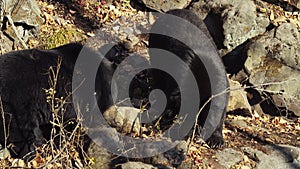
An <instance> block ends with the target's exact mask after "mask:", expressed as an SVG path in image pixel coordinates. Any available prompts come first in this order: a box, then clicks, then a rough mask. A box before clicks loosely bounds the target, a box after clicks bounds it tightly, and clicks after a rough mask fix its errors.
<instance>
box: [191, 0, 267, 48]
mask: <svg viewBox="0 0 300 169" xmlns="http://www.w3.org/2000/svg"><path fill="white" fill-rule="evenodd" d="M191 10H192V11H193V12H195V13H196V14H198V15H199V16H200V17H201V18H202V19H204V18H205V17H207V16H208V15H209V13H210V12H212V13H214V14H215V15H219V17H220V19H221V20H222V25H219V26H221V27H222V28H221V29H222V30H223V36H224V40H223V45H224V46H225V47H226V48H227V49H228V50H232V49H234V48H235V47H237V46H239V45H240V44H242V43H243V42H245V41H246V40H248V39H251V38H253V37H256V36H258V35H259V34H262V33H264V32H265V31H266V28H267V26H268V25H269V20H268V18H266V17H265V16H263V15H259V14H257V12H256V6H255V4H254V3H253V1H251V0H245V1H239V0H226V1H223V0H216V1H209V2H207V3H204V2H203V1H199V2H197V3H194V4H193V5H192V7H191ZM208 19H215V18H213V17H212V18H208ZM210 22H213V21H210ZM208 27H209V25H208Z"/></svg>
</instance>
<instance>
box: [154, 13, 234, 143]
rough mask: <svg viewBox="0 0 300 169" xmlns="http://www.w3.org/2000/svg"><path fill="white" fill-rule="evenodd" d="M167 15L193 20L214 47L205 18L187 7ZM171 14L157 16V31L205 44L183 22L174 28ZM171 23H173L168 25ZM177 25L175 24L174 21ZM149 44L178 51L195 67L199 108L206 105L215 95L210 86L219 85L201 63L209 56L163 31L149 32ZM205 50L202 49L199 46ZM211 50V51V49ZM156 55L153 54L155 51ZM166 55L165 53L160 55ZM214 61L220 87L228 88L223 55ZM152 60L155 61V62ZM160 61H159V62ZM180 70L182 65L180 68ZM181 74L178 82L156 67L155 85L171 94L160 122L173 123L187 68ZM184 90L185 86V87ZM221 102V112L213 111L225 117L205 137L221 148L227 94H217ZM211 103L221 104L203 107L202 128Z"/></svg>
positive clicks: (193, 71) (193, 68)
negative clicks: (196, 52)
mask: <svg viewBox="0 0 300 169" xmlns="http://www.w3.org/2000/svg"><path fill="white" fill-rule="evenodd" d="M167 13H168V14H171V15H175V16H177V17H180V18H182V19H185V20H187V21H189V22H190V23H192V24H193V25H195V26H197V27H198V29H200V30H201V31H202V32H204V34H205V35H206V36H207V38H206V39H205V40H206V41H209V42H208V43H212V45H213V46H214V43H213V40H212V38H211V36H210V34H209V32H208V30H207V28H206V26H205V24H204V22H202V20H201V19H200V18H199V17H197V16H196V15H195V14H194V13H192V12H190V11H188V10H171V11H169V12H167ZM170 22H172V21H170V20H169V19H168V17H165V18H164V17H161V18H158V20H157V21H156V22H155V23H154V25H153V26H152V29H153V30H156V31H162V32H164V31H166V32H168V31H175V32H176V34H179V37H181V38H183V39H187V40H191V41H192V40H193V41H195V42H199V43H204V42H203V41H199V40H197V38H200V37H194V35H193V32H189V28H188V27H184V26H181V25H177V26H176V27H172V23H170ZM168 23H170V25H169V24H168ZM175 25H176V24H175ZM149 47H150V48H159V49H163V50H167V51H170V52H172V53H173V54H175V55H176V56H178V57H180V58H181V59H182V60H183V61H184V62H185V63H186V64H188V66H189V68H190V69H191V70H192V73H193V76H194V77H195V79H196V81H197V84H198V88H199V94H200V108H201V107H202V106H203V104H204V103H205V102H206V101H207V100H208V99H209V98H210V97H211V96H212V91H211V86H212V85H216V84H211V82H210V79H209V76H208V73H207V70H206V68H205V66H204V64H203V63H202V61H201V60H200V59H199V57H200V58H201V59H208V58H205V57H207V56H197V55H196V54H195V52H194V51H193V50H192V49H191V48H189V47H188V46H187V45H185V44H184V43H182V42H181V41H179V40H177V39H174V38H172V37H169V36H164V35H161V34H150V37H149ZM200 50H202V49H200ZM210 50H215V51H216V48H211V49H210ZM209 52H210V51H209ZM152 55H154V54H152ZM160 57H163V56H160ZM209 59H211V60H212V62H211V63H214V64H212V65H209V66H214V67H215V72H216V75H215V76H219V77H217V78H220V79H221V80H223V81H224V83H223V84H222V85H221V86H219V87H220V88H223V89H225V88H227V87H229V84H228V82H227V79H226V73H225V68H224V65H223V63H222V61H221V58H220V57H215V58H209ZM150 61H152V60H151V51H150ZM152 62H153V61H152ZM158 62H159V61H158ZM174 66H177V65H174ZM178 69H180V68H178ZM179 74H180V75H181V77H182V78H181V81H180V82H178V83H179V84H176V82H175V81H174V80H173V79H172V78H171V77H170V76H166V75H165V73H163V72H161V71H158V70H155V71H153V76H154V77H153V78H154V88H158V89H162V90H163V91H164V92H165V93H166V95H167V96H168V98H167V99H168V103H167V106H166V110H165V112H164V113H163V118H162V121H161V124H162V125H165V124H167V126H168V125H170V124H171V123H172V120H173V119H174V117H175V116H176V114H178V110H179V108H180V99H181V98H180V91H179V88H178V85H181V86H184V85H185V83H186V80H185V79H186V77H185V76H186V75H185V70H184V69H182V70H181V72H180V70H179ZM183 90H184V89H183ZM216 99H218V101H219V102H224V103H225V104H223V106H224V107H221V110H222V112H214V113H222V118H221V119H220V121H218V122H217V123H218V127H217V128H216V129H215V132H214V133H213V134H212V135H211V136H210V137H209V138H208V139H206V141H207V143H208V144H209V145H210V146H211V147H220V146H221V145H223V143H224V140H223V136H222V128H223V122H224V118H225V113H226V104H227V100H228V93H227V94H224V95H223V96H221V97H219V98H218V97H217V98H216ZM212 106H218V105H211V103H210V104H208V105H206V106H205V108H204V109H203V110H202V112H201V113H200V116H199V119H198V125H199V126H200V127H203V125H204V123H205V121H206V120H207V116H208V111H209V108H210V107H212Z"/></svg>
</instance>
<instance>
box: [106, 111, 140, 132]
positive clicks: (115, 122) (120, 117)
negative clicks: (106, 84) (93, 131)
mask: <svg viewBox="0 0 300 169" xmlns="http://www.w3.org/2000/svg"><path fill="white" fill-rule="evenodd" d="M139 113H141V110H140V109H136V108H133V107H116V106H112V107H110V108H109V109H108V110H107V111H105V112H104V114H103V116H104V118H105V119H106V120H107V122H108V123H109V124H110V125H112V126H113V127H116V128H117V129H118V131H120V132H124V133H132V132H134V133H137V134H139V133H140V128H141V124H140V120H139V117H138V115H139Z"/></svg>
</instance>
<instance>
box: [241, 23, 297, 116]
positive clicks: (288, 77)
mask: <svg viewBox="0 0 300 169" xmlns="http://www.w3.org/2000/svg"><path fill="white" fill-rule="evenodd" d="M296 30H297V28H296V27H295V25H293V24H292V23H285V24H282V25H280V26H279V27H278V28H277V29H276V30H272V31H270V32H268V33H266V34H265V35H263V36H261V37H260V38H259V39H258V40H256V41H255V42H253V43H252V44H251V45H250V46H249V50H248V52H247V55H248V58H247V61H246V63H245V67H246V69H247V70H248V73H250V77H249V81H250V83H252V84H253V85H255V86H259V90H260V91H267V92H269V93H271V94H273V100H274V103H275V105H277V106H279V107H286V108H287V109H288V110H290V111H293V112H294V113H296V115H298V116H299V115H300V107H299V105H300V95H299V93H300V88H299V79H300V67H299V66H300V65H299V59H300V58H299V56H300V39H299V33H298V31H296ZM262 84H268V85H263V86H262Z"/></svg>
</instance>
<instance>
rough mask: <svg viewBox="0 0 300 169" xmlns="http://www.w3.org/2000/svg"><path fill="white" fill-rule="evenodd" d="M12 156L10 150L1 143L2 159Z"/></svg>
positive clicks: (0, 158) (0, 155)
mask: <svg viewBox="0 0 300 169" xmlns="http://www.w3.org/2000/svg"><path fill="white" fill-rule="evenodd" d="M8 157H10V152H9V150H8V149H7V148H2V147H1V145H0V160H3V159H7V158H8Z"/></svg>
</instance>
